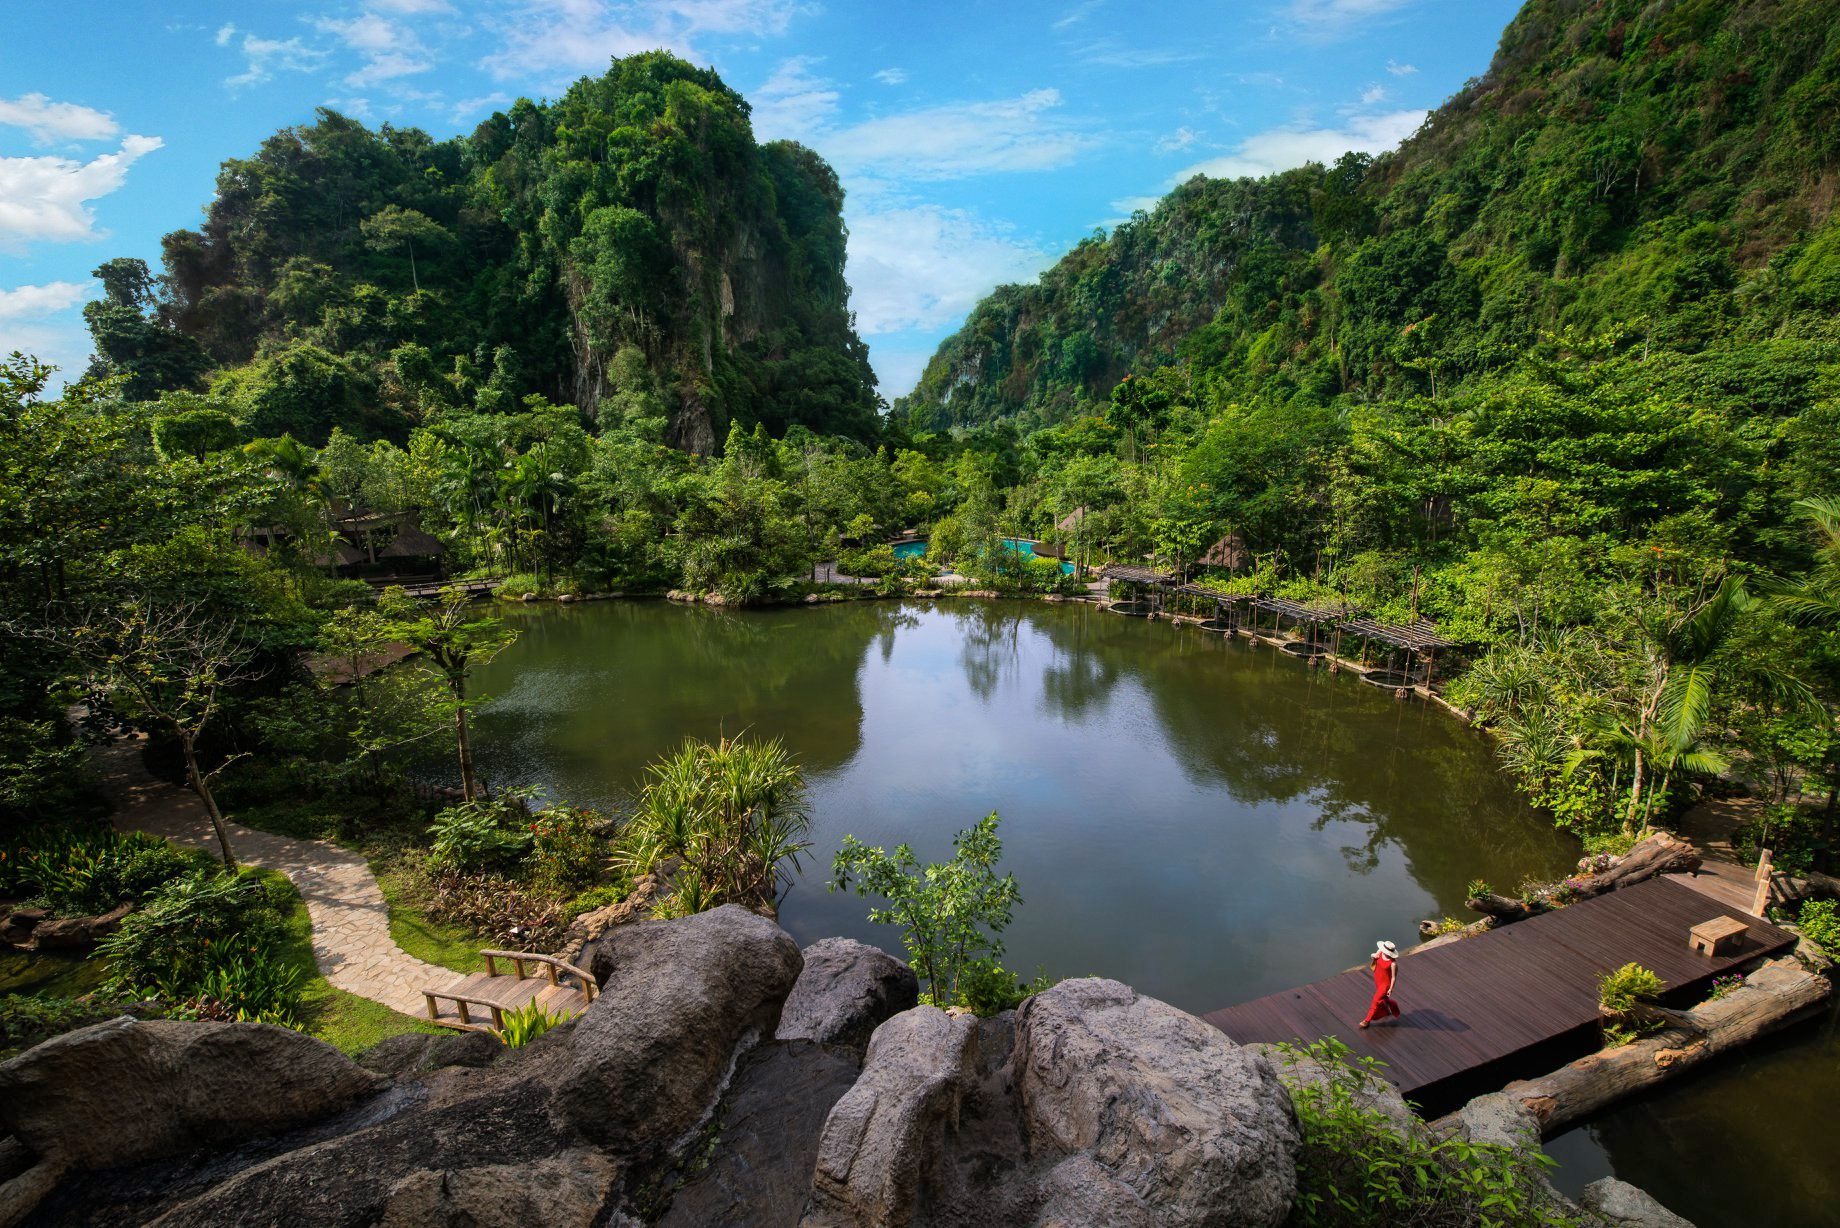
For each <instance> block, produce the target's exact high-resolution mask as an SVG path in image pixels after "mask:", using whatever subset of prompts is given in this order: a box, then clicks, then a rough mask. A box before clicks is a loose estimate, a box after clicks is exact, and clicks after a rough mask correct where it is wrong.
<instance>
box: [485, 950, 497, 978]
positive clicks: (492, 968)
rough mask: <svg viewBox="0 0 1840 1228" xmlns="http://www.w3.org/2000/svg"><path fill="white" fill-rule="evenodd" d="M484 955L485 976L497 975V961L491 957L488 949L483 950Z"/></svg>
mask: <svg viewBox="0 0 1840 1228" xmlns="http://www.w3.org/2000/svg"><path fill="white" fill-rule="evenodd" d="M485 957H486V975H487V976H497V975H498V961H497V960H496V959H494V958H493V957H492V953H491V952H490V951H487V952H485Z"/></svg>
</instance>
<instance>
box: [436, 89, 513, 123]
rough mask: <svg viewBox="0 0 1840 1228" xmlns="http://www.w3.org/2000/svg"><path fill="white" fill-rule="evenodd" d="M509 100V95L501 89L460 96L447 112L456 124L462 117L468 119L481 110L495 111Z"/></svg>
mask: <svg viewBox="0 0 1840 1228" xmlns="http://www.w3.org/2000/svg"><path fill="white" fill-rule="evenodd" d="M510 101H511V95H509V94H507V93H505V92H504V91H503V90H494V91H492V92H491V93H490V94H481V95H480V96H479V97H477V98H462V99H461V100H460V101H459V102H456V103H455V104H454V109H453V110H452V111H450V112H449V113H448V114H449V115H450V116H451V117H452V119H453V121H454V122H455V123H456V124H457V123H459V122H460V121H461V120H463V119H470V118H472V117H473V116H475V115H478V114H480V113H481V112H489V111H496V110H498V109H499V108H500V107H502V106H504V105H505V104H506V103H508V102H510Z"/></svg>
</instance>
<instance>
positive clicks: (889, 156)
mask: <svg viewBox="0 0 1840 1228" xmlns="http://www.w3.org/2000/svg"><path fill="white" fill-rule="evenodd" d="M1060 105H1061V94H1060V91H1059V90H1053V89H1042V90H1031V91H1030V92H1028V93H1026V94H1023V95H1021V96H1020V97H1017V98H1005V99H999V100H997V101H995V102H970V103H957V104H952V105H948V106H939V107H925V108H922V109H920V110H915V111H908V112H905V113H903V114H899V115H888V116H881V117H878V118H875V119H870V120H865V121H863V122H862V123H859V124H855V125H852V126H850V127H847V128H842V129H839V130H837V131H835V132H833V133H830V134H828V135H826V136H825V137H824V138H823V140H822V141H821V142H820V143H819V145H818V149H819V152H821V153H823V154H824V155H825V157H827V158H829V159H830V160H831V162H832V163H833V164H835V165H836V166H837V167H838V168H840V169H842V170H844V171H846V172H848V171H856V172H861V173H876V172H881V173H886V174H891V175H896V176H899V177H900V178H901V179H904V180H909V181H911V180H916V179H958V178H962V177H964V176H966V175H977V174H984V173H987V172H991V171H1039V170H1049V169H1052V168H1054V167H1058V166H1064V165H1066V164H1067V163H1068V162H1070V161H1072V160H1073V158H1074V157H1075V156H1076V155H1077V154H1079V153H1080V152H1081V151H1082V150H1084V149H1087V148H1089V147H1090V146H1091V145H1092V144H1093V143H1094V142H1093V138H1092V137H1090V136H1089V135H1087V134H1086V133H1084V132H1081V131H1079V130H1078V129H1077V128H1076V127H1075V126H1074V125H1073V124H1071V123H1070V122H1068V121H1066V120H1064V119H1061V118H1059V117H1058V115H1057V114H1056V112H1057V111H1058V109H1059V108H1060Z"/></svg>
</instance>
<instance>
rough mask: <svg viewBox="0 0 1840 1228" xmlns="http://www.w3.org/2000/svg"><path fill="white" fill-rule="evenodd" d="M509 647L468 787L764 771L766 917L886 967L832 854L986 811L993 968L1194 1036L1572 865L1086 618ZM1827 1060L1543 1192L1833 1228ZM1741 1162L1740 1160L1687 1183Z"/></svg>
mask: <svg viewBox="0 0 1840 1228" xmlns="http://www.w3.org/2000/svg"><path fill="white" fill-rule="evenodd" d="M506 617H507V618H508V619H509V620H511V621H512V622H513V623H514V624H515V625H516V626H517V627H518V628H519V629H520V630H521V631H522V633H523V634H522V637H521V638H520V639H519V641H518V642H517V643H516V644H515V645H513V646H512V647H511V648H510V649H509V650H507V651H506V652H505V653H504V654H503V655H501V656H500V657H499V659H498V660H497V661H495V662H493V663H492V664H491V665H490V666H488V667H487V668H485V669H483V670H481V671H480V672H479V674H478V675H477V676H476V681H475V686H476V688H477V689H478V690H479V691H480V692H482V693H485V694H488V695H490V696H491V697H492V698H491V699H490V701H489V702H488V703H487V704H486V705H485V706H484V708H483V710H482V711H481V712H480V714H479V719H478V724H477V729H478V747H477V755H478V761H479V764H480V768H481V771H482V772H483V773H484V775H485V776H486V778H487V779H488V780H489V781H490V782H491V783H492V784H493V785H494V786H504V785H518V784H538V785H542V786H544V787H545V788H546V789H547V790H548V791H550V792H551V793H552V794H553V795H555V796H558V797H564V798H568V799H570V800H572V801H576V802H579V803H583V804H587V805H595V806H602V807H617V806H619V805H620V804H622V803H623V802H624V801H626V800H627V799H629V798H630V797H631V795H632V792H633V791H634V789H635V787H636V784H637V782H638V781H639V779H640V776H641V772H642V770H643V768H644V766H645V764H647V763H648V762H650V761H652V760H654V759H656V758H657V757H658V756H659V755H661V754H662V753H664V752H665V751H667V750H669V749H671V748H672V747H674V746H676V745H678V744H679V743H681V742H682V741H683V739H684V738H686V737H703V738H714V737H717V736H719V735H720V734H722V733H725V732H726V733H730V734H733V733H737V732H741V731H743V730H747V731H750V732H753V733H756V734H760V735H762V736H772V737H779V738H783V739H784V740H785V742H786V743H787V745H788V746H789V747H790V748H791V749H792V750H793V751H794V752H795V753H796V754H797V755H798V756H799V759H800V761H801V762H802V763H803V765H804V767H805V770H806V774H807V779H808V783H809V786H810V797H811V804H812V826H811V834H810V838H811V841H812V848H811V850H810V856H809V857H808V859H807V861H806V863H805V868H804V873H803V875H802V876H801V877H800V879H799V881H798V883H797V884H796V885H795V886H794V887H793V888H792V890H791V892H790V894H789V895H788V896H787V898H786V900H785V902H784V905H783V907H782V908H781V914H780V921H781V924H783V925H784V926H785V927H786V929H787V930H789V931H790V932H791V933H792V934H793V935H794V936H795V937H796V938H797V939H798V940H799V941H800V942H801V943H805V942H811V941H813V940H815V939H818V938H821V937H825V936H828V935H831V934H844V935H848V936H851V937H855V938H860V939H862V940H863V941H865V942H871V943H874V944H876V945H878V946H882V947H885V948H887V949H888V950H890V951H893V952H895V953H896V954H899V953H900V942H899V937H898V935H897V934H895V933H894V932H892V931H891V930H888V929H886V928H884V927H878V926H873V925H870V924H869V923H868V922H867V920H866V919H865V917H864V914H865V912H866V910H867V908H868V902H867V901H865V900H863V899H861V898H859V897H857V896H855V895H846V894H843V893H832V892H828V891H826V890H825V883H826V881H827V879H828V877H829V875H828V871H829V867H830V857H831V854H832V853H833V852H834V851H835V850H836V848H837V846H838V844H839V843H840V842H841V841H842V839H843V836H844V835H845V834H846V833H850V834H854V835H856V836H858V837H859V838H861V839H863V840H866V841H868V842H869V843H871V844H882V845H886V846H892V845H894V844H898V843H902V842H906V843H909V844H911V845H913V847H914V849H915V851H916V852H917V853H918V854H919V855H920V857H921V858H922V859H928V860H931V859H943V858H945V857H947V856H949V855H950V853H951V839H952V834H953V833H954V832H956V831H958V830H960V829H961V828H964V827H967V826H969V825H970V824H971V823H972V822H974V821H975V820H976V819H978V818H979V817H981V816H983V815H984V814H986V813H988V812H989V811H991V810H996V811H998V812H1000V813H1001V814H1002V816H1003V823H1002V837H1003V843H1004V860H1003V865H1004V868H1006V869H1008V870H1010V871H1013V872H1014V873H1015V875H1016V878H1017V880H1018V882H1019V884H1020V886H1021V890H1022V897H1023V903H1022V905H1021V906H1020V907H1019V908H1018V909H1017V912H1016V920H1015V923H1014V924H1013V925H1012V926H1011V927H1010V929H1009V931H1008V933H1007V934H1006V935H1005V937H1006V940H1007V945H1008V954H1007V956H1006V958H1005V963H1007V964H1008V965H1009V966H1010V967H1012V968H1015V969H1017V970H1018V971H1021V972H1022V973H1024V974H1025V975H1032V974H1033V973H1034V972H1035V970H1036V969H1037V968H1044V969H1046V970H1047V971H1049V972H1050V973H1053V974H1056V975H1062V976H1080V975H1087V974H1092V975H1099V976H1107V977H1113V978H1116V979H1118V980H1121V981H1125V982H1127V983H1129V984H1131V985H1133V986H1135V987H1136V988H1137V989H1139V990H1140V991H1142V992H1144V993H1147V994H1151V995H1153V996H1155V997H1158V998H1162V999H1164V1000H1165V1001H1168V1002H1171V1003H1174V1004H1175V1005H1177V1006H1180V1007H1182V1008H1184V1009H1186V1010H1191V1011H1197V1012H1199V1011H1206V1010H1212V1009H1214V1008H1216V1007H1220V1006H1226V1005H1229V1004H1232V1003H1237V1002H1241V1001H1244V1000H1246V999H1249V998H1254V997H1259V996H1261V995H1264V994H1267V993H1272V992H1275V991H1277V990H1280V989H1283V988H1285V987H1287V986H1290V985H1296V984H1299V983H1303V982H1307V981H1313V980H1316V979H1318V978H1321V977H1325V976H1328V975H1330V974H1332V973H1335V972H1337V971H1340V970H1341V969H1343V968H1347V967H1350V966H1352V965H1355V964H1359V963H1361V962H1362V961H1363V960H1365V958H1366V955H1367V952H1368V951H1370V950H1371V949H1372V947H1373V942H1374V940H1375V939H1376V938H1382V937H1387V938H1392V939H1394V940H1395V941H1397V942H1400V943H1401V944H1409V943H1411V942H1412V941H1413V940H1414V927H1415V926H1416V924H1417V922H1418V920H1419V919H1420V918H1422V917H1428V916H1439V915H1443V914H1453V915H1458V916H1467V914H1466V913H1465V912H1464V910H1463V897H1464V894H1465V891H1464V888H1465V886H1466V885H1467V884H1468V883H1469V881H1470V880H1472V879H1475V878H1484V879H1487V880H1488V881H1489V882H1490V883H1491V884H1493V885H1494V886H1496V887H1497V888H1505V889H1512V888H1514V887H1515V886H1517V885H1518V884H1519V883H1520V881H1521V880H1522V879H1523V878H1524V877H1527V876H1535V877H1541V878H1551V877H1554V876H1556V875H1559V874H1562V873H1565V872H1567V871H1568V870H1569V869H1570V868H1571V866H1572V864H1573V862H1574V861H1575V859H1576V858H1577V856H1578V846H1577V843H1576V842H1575V841H1573V840H1572V839H1570V838H1569V837H1566V836H1562V835H1560V834H1559V833H1557V832H1555V831H1554V830H1553V827H1552V824H1551V821H1550V820H1549V819H1547V818H1546V817H1545V816H1543V815H1541V814H1540V813H1538V812H1537V811H1535V810H1533V809H1532V808H1531V807H1529V806H1528V805H1527V804H1526V803H1525V802H1524V801H1523V800H1522V799H1521V798H1520V797H1519V796H1518V795H1517V794H1516V793H1515V792H1514V791H1513V790H1512V789H1511V788H1510V787H1509V786H1508V784H1507V782H1506V780H1505V778H1504V777H1503V776H1502V775H1501V773H1500V772H1499V770H1498V769H1497V767H1496V764H1495V761H1494V756H1493V754H1492V752H1491V751H1490V748H1489V746H1488V744H1487V742H1486V741H1485V740H1484V738H1483V737H1482V736H1481V735H1479V734H1477V733H1476V732H1474V731H1473V730H1470V729H1468V728H1466V727H1465V726H1463V725H1462V724H1461V723H1460V722H1458V721H1457V720H1455V719H1454V718H1452V717H1451V716H1449V715H1448V714H1446V713H1444V712H1442V711H1439V710H1437V709H1435V708H1433V707H1430V706H1428V705H1426V704H1424V703H1422V702H1421V701H1418V700H1408V701H1403V702H1402V701H1399V700H1396V699H1394V698H1392V696H1391V694H1390V693H1388V692H1385V691H1381V690H1377V689H1375V688H1373V687H1370V686H1367V685H1365V684H1363V683H1361V682H1360V681H1358V680H1357V679H1355V678H1353V677H1351V676H1348V675H1345V674H1344V675H1332V674H1329V673H1328V672H1327V671H1325V670H1320V669H1317V670H1312V669H1308V668H1306V667H1305V666H1304V665H1303V664H1302V663H1301V662H1299V661H1296V660H1293V659H1291V658H1289V657H1287V656H1285V655H1284V654H1282V653H1279V652H1277V651H1276V650H1274V649H1271V648H1268V647H1263V646H1261V647H1256V648H1255V647H1250V646H1248V644H1247V643H1246V642H1245V641H1244V640H1229V639H1223V638H1222V637H1220V636H1217V635H1213V634H1210V633H1208V632H1204V631H1199V630H1195V629H1193V628H1176V627H1172V626H1170V625H1169V624H1167V623H1160V622H1159V623H1146V622H1144V621H1141V620H1138V619H1131V618H1122V617H1119V616H1117V615H1114V614H1108V613H1105V612H1103V611H1101V610H1098V609H1096V608H1094V607H1092V606H1090V605H1086V604H1068V605H1048V604H1041V603H1035V602H1002V601H992V602H972V601H962V602H952V603H942V604H924V603H895V602H848V603H843V604H836V605H825V606H818V607H811V608H797V609H780V610H761V611H724V610H713V609H708V608H705V607H684V606H677V605H670V604H666V603H664V602H626V601H616V602H598V603H590V604H580V605H570V606H555V605H550V604H547V603H545V604H543V605H541V606H528V607H526V606H513V607H510V608H509V609H508V610H507V611H506ZM448 771H449V773H451V768H449V769H448ZM1834 1035H1835V1032H1834V1026H1833V1024H1832V1022H1831V1020H1830V1021H1828V1022H1827V1023H1826V1024H1824V1025H1809V1026H1807V1027H1804V1028H1802V1029H1798V1030H1797V1031H1796V1032H1794V1033H1792V1034H1791V1035H1790V1036H1788V1037H1785V1038H1784V1039H1783V1040H1781V1041H1778V1042H1774V1043H1772V1044H1771V1045H1769V1046H1767V1047H1765V1048H1763V1049H1760V1050H1758V1051H1757V1052H1756V1053H1755V1054H1746V1055H1742V1056H1740V1057H1739V1058H1736V1059H1733V1060H1732V1061H1730V1062H1728V1063H1726V1064H1724V1065H1723V1066H1721V1067H1719V1068H1717V1069H1715V1070H1714V1071H1713V1072H1710V1073H1708V1074H1706V1075H1703V1076H1698V1077H1695V1078H1693V1079H1690V1080H1689V1081H1688V1082H1686V1083H1684V1084H1682V1085H1680V1086H1678V1087H1675V1088H1670V1089H1668V1090H1667V1091H1666V1092H1664V1093H1662V1094H1661V1095H1658V1096H1654V1097H1649V1098H1645V1099H1643V1100H1640V1101H1637V1102H1635V1103H1633V1104H1630V1105H1626V1106H1624V1107H1622V1108H1620V1109H1618V1110H1616V1111H1615V1112H1613V1113H1611V1114H1609V1115H1607V1116H1605V1117H1604V1118H1602V1119H1600V1120H1599V1121H1598V1122H1596V1123H1594V1124H1593V1125H1591V1126H1588V1127H1586V1128H1584V1129H1580V1130H1577V1131H1573V1132H1572V1133H1571V1134H1569V1135H1567V1136H1565V1137H1563V1138H1560V1139H1556V1140H1554V1141H1553V1142H1552V1143H1551V1144H1550V1145H1549V1150H1550V1151H1551V1152H1552V1153H1553V1154H1554V1155H1555V1156H1556V1157H1558V1158H1560V1159H1561V1161H1562V1163H1563V1165H1564V1167H1563V1169H1562V1170H1561V1171H1560V1172H1559V1173H1557V1174H1555V1179H1556V1180H1557V1181H1558V1183H1559V1184H1560V1186H1561V1187H1562V1188H1567V1189H1569V1190H1571V1191H1572V1192H1574V1193H1575V1192H1576V1191H1577V1189H1578V1187H1579V1186H1581V1185H1582V1184H1583V1183H1584V1181H1586V1180H1589V1179H1590V1178H1592V1177H1596V1176H1601V1175H1604V1174H1606V1173H1610V1172H1615V1173H1617V1174H1618V1175H1621V1176H1623V1177H1625V1178H1626V1179H1628V1180H1632V1181H1635V1182H1637V1183H1638V1184H1641V1185H1644V1186H1645V1187H1646V1188H1648V1189H1649V1190H1650V1192H1651V1193H1653V1194H1655V1195H1656V1196H1657V1197H1658V1198H1661V1199H1662V1200H1663V1201H1665V1202H1668V1203H1670V1204H1671V1205H1673V1206H1674V1207H1676V1209H1678V1210H1679V1211H1681V1212H1682V1213H1683V1214H1686V1215H1688V1216H1689V1217H1690V1218H1692V1219H1694V1220H1695V1221H1696V1222H1698V1223H1699V1224H1700V1225H1701V1226H1702V1228H1714V1226H1715V1225H1720V1224H1730V1225H1739V1224H1754V1223H1758V1222H1773V1223H1806V1224H1814V1223H1826V1222H1833V1221H1831V1220H1829V1219H1826V1218H1824V1217H1825V1216H1826V1215H1827V1214H1828V1210H1827V1208H1831V1207H1833V1206H1835V1201H1834V1200H1835V1198H1836V1197H1837V1196H1840V1183H1837V1182H1836V1179H1835V1177H1834V1176H1833V1175H1832V1174H1833V1171H1834V1170H1833V1166H1832V1165H1831V1163H1830V1162H1829V1161H1830V1159H1831V1149H1830V1148H1829V1147H1828V1146H1827V1145H1826V1143H1825V1141H1824V1140H1825V1139H1826V1137H1827V1135H1826V1128H1825V1116H1824V1113H1825V1110H1824V1109H1822V1110H1820V1111H1816V1106H1815V1104H1814V1103H1812V1100H1818V1101H1821V1102H1822V1103H1831V1098H1832V1096H1834V1095H1836V1094H1840V1075H1837V1074H1836V1070H1837V1069H1840V1063H1836V1062H1835V1061H1834V1055H1835V1052H1836V1049H1835V1041H1834V1039H1833V1038H1834ZM1811 1098H1812V1100H1811ZM1804 1101H1810V1103H1807V1104H1804V1103H1803V1102H1804ZM1740 1137H1741V1138H1743V1139H1744V1142H1743V1144H1741V1145H1740V1146H1739V1147H1738V1151H1737V1154H1738V1155H1743V1156H1746V1157H1751V1158H1747V1159H1746V1160H1744V1161H1742V1162H1734V1163H1721V1164H1718V1165H1701V1164H1696V1163H1695V1162H1694V1161H1693V1159H1692V1156H1693V1155H1695V1154H1700V1155H1708V1154H1725V1149H1724V1147H1723V1144H1722V1143H1721V1142H1720V1139H1722V1138H1731V1139H1733V1140H1735V1139H1737V1138H1740ZM1759 1155H1761V1156H1763V1157H1767V1160H1768V1162H1767V1163H1760V1162H1756V1159H1755V1157H1757V1156H1759ZM1734 1159H1735V1157H1734ZM1760 1215H1761V1216H1762V1217H1763V1218H1762V1219H1761V1220H1760V1219H1758V1218H1757V1217H1758V1216H1760ZM1811 1216H1812V1218H1810V1217H1811Z"/></svg>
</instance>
